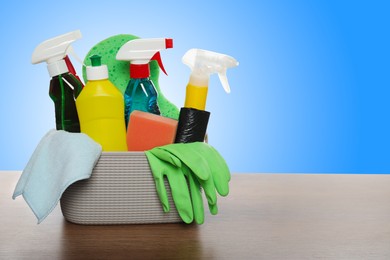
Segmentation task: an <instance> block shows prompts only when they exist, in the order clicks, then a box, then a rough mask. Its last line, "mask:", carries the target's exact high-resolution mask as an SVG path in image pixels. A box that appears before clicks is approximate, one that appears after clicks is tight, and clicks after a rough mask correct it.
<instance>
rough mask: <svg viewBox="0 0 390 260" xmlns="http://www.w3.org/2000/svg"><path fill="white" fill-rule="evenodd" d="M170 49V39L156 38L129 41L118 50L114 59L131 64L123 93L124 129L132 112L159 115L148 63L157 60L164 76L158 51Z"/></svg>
mask: <svg viewBox="0 0 390 260" xmlns="http://www.w3.org/2000/svg"><path fill="white" fill-rule="evenodd" d="M172 47H173V40H172V39H165V38H156V39H135V40H131V41H128V42H127V43H125V44H124V45H123V46H122V47H121V48H120V49H119V51H118V53H117V55H116V59H117V60H125V61H130V62H131V64H130V81H129V83H128V85H127V88H126V90H125V93H124V98H125V123H126V127H127V125H128V122H129V117H130V113H131V112H132V111H133V110H140V111H144V112H149V113H153V114H156V115H160V114H161V113H160V109H159V107H158V104H157V95H158V94H157V91H156V88H155V87H154V84H153V82H152V81H151V79H150V68H149V62H150V60H157V62H158V64H159V66H160V68H161V69H162V71H163V72H164V73H165V74H166V72H165V69H164V66H163V65H162V61H161V56H160V52H159V51H160V50H163V49H168V48H172Z"/></svg>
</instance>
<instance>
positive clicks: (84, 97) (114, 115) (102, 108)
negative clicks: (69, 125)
mask: <svg viewBox="0 0 390 260" xmlns="http://www.w3.org/2000/svg"><path fill="white" fill-rule="evenodd" d="M90 58H91V63H92V66H88V67H87V78H88V82H87V84H86V85H85V87H84V89H83V91H82V92H81V94H80V95H79V96H78V98H77V99H76V105H77V111H78V114H79V118H80V126H81V132H83V133H85V134H87V135H88V136H90V137H91V138H92V139H93V140H95V141H96V142H98V143H99V144H101V145H102V147H103V151H127V144H126V126H125V122H124V120H123V114H124V101H123V96H122V94H121V93H120V92H119V90H118V89H117V88H116V87H115V86H114V85H113V84H112V83H111V81H110V80H109V79H108V68H107V66H106V65H102V64H101V57H100V56H99V55H94V56H92V57H90Z"/></svg>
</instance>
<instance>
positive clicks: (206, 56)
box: [175, 49, 238, 143]
mask: <svg viewBox="0 0 390 260" xmlns="http://www.w3.org/2000/svg"><path fill="white" fill-rule="evenodd" d="M182 60H183V63H184V64H186V65H187V66H189V67H190V69H191V75H190V79H189V82H188V84H187V88H186V100H185V104H184V107H183V108H181V110H180V115H179V123H178V126H177V132H176V139H175V143H191V142H203V141H204V138H205V135H206V130H207V125H208V121H209V117H210V112H208V111H206V110H205V109H206V99H207V92H208V86H209V78H210V75H211V74H214V73H218V76H219V80H220V81H221V84H222V86H223V88H224V89H225V91H226V93H230V86H229V82H228V80H227V76H226V71H227V69H228V68H233V67H236V66H237V65H238V62H237V60H236V59H234V58H233V57H231V56H228V55H225V54H221V53H217V52H212V51H207V50H201V49H191V50H189V51H187V52H186V53H185V54H184V56H183V59H182Z"/></svg>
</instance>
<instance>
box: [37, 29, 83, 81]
mask: <svg viewBox="0 0 390 260" xmlns="http://www.w3.org/2000/svg"><path fill="white" fill-rule="evenodd" d="M80 38H81V32H80V30H77V31H73V32H69V33H66V34H62V35H59V36H57V37H54V38H51V39H49V40H46V41H44V42H42V43H41V44H39V45H38V46H37V47H36V48H35V50H34V52H33V54H32V58H31V63H32V64H37V63H41V62H44V61H45V62H46V63H47V68H48V70H49V74H50V76H51V77H53V76H56V75H59V74H62V73H65V72H67V71H68V69H67V67H66V63H65V61H64V60H63V59H64V57H65V56H66V55H67V54H68V53H69V52H71V51H73V50H72V48H71V44H72V43H73V42H74V41H76V40H77V39H80Z"/></svg>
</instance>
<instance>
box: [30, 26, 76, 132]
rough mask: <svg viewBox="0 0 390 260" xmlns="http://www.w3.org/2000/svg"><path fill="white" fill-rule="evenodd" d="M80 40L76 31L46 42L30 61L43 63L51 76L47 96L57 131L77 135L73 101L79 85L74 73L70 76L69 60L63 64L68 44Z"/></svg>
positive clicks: (68, 47) (69, 45)
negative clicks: (49, 98)
mask: <svg viewBox="0 0 390 260" xmlns="http://www.w3.org/2000/svg"><path fill="white" fill-rule="evenodd" d="M80 38H81V32H80V31H79V30H77V31H73V32H69V33H66V34H62V35H59V36H57V37H54V38H51V39H49V40H46V41H44V42H42V43H41V44H39V45H38V46H37V47H36V48H35V50H34V52H33V54H32V58H31V62H32V63H33V64H37V63H41V62H46V63H47V69H48V71H49V75H50V77H51V80H50V89H49V95H50V97H51V99H52V100H53V102H54V108H55V115H56V129H57V130H65V131H68V132H80V123H79V118H78V114H77V109H76V103H75V99H76V98H77V96H78V95H79V94H80V92H81V90H82V88H83V84H82V82H81V81H80V80H79V79H78V78H77V77H76V76H75V74H76V73H75V71H74V72H73V74H72V73H71V72H70V71H69V67H68V66H69V64H70V61H68V63H69V64H67V61H66V60H67V54H68V53H69V51H70V50H71V44H72V43H73V42H74V41H76V40H77V39H80ZM70 65H71V64H70ZM72 69H73V66H72Z"/></svg>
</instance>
